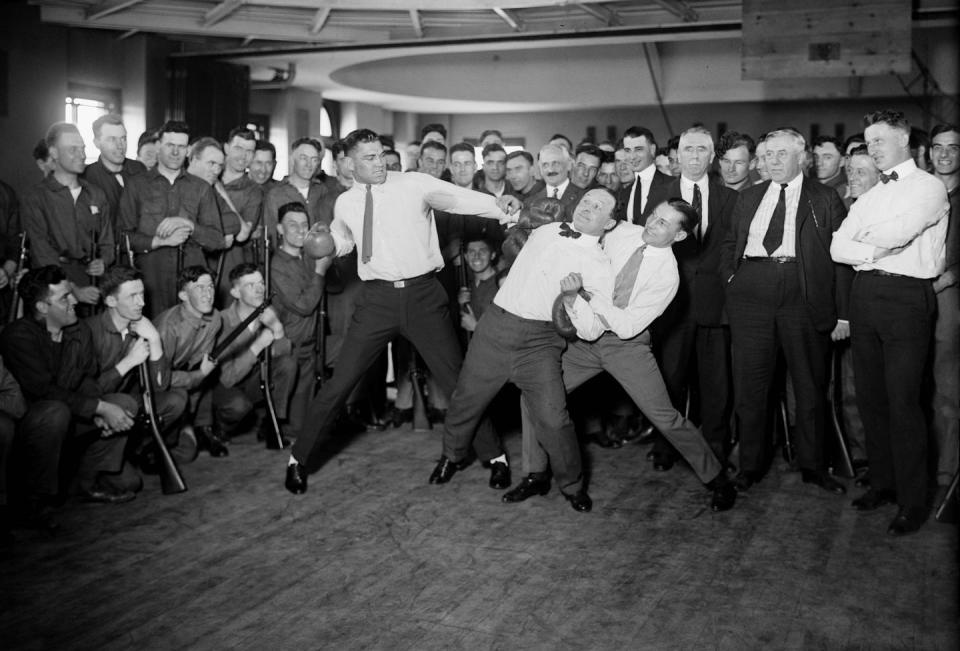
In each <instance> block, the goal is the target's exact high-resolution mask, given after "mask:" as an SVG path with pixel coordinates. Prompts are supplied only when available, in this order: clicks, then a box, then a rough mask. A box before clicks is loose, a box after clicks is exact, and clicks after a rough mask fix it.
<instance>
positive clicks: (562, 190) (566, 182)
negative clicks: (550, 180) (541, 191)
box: [545, 178, 570, 197]
mask: <svg viewBox="0 0 960 651" xmlns="http://www.w3.org/2000/svg"><path fill="white" fill-rule="evenodd" d="M569 186H570V179H569V178H565V179H564V180H563V183H561V184H560V185H558V186H555V187H556V189H557V191H558V192H559V196H561V197H562V196H563V195H564V194H566V192H567V188H568V187H569ZM545 187H546V189H547V196H548V197H552V196H553V190H554V186H550V185H546V186H545Z"/></svg>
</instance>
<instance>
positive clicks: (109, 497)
mask: <svg viewBox="0 0 960 651" xmlns="http://www.w3.org/2000/svg"><path fill="white" fill-rule="evenodd" d="M80 496H81V497H82V498H83V501H84V502H95V503H97V504H123V503H124V502H129V501H130V500H132V499H134V498H136V496H137V494H136V493H134V492H133V491H114V490H107V489H104V488H100V487H94V488H91V489H89V490H85V491H83V493H81V494H80Z"/></svg>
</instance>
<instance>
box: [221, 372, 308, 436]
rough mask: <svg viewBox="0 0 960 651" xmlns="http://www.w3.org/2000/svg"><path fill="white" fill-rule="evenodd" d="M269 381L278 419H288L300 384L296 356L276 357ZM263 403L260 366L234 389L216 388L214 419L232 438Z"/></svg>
mask: <svg viewBox="0 0 960 651" xmlns="http://www.w3.org/2000/svg"><path fill="white" fill-rule="evenodd" d="M270 380H271V386H272V389H271V391H272V396H273V404H274V407H275V408H276V410H277V418H278V419H284V418H286V417H287V408H288V406H289V404H290V396H291V394H292V393H293V387H294V386H295V385H296V382H297V358H296V357H295V356H294V353H290V354H289V355H274V356H273V357H272V358H271V360H270ZM263 399H264V396H263V391H261V390H260V365H259V363H258V364H257V365H256V366H254V367H253V370H252V371H251V372H250V373H249V374H248V375H247V376H246V377H245V378H243V379H242V380H241V381H240V382H238V383H237V384H235V385H233V386H232V387H225V386H223V385H222V384H220V383H217V385H216V386H215V387H214V388H213V416H214V420H215V422H216V423H217V424H218V425H219V426H220V427H221V429H222V430H223V431H224V432H226V433H228V434H230V433H232V431H233V430H235V429H236V428H237V427H238V426H239V425H240V423H241V422H242V421H243V419H244V418H246V416H247V414H249V413H250V412H251V411H252V410H253V407H254V405H256V404H257V403H258V402H260V401H261V400H263Z"/></svg>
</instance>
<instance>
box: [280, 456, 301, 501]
mask: <svg viewBox="0 0 960 651" xmlns="http://www.w3.org/2000/svg"><path fill="white" fill-rule="evenodd" d="M283 485H284V486H285V487H286V489H287V490H288V491H290V492H291V493H293V494H294V495H302V494H303V493H306V492H307V467H306V466H305V465H303V464H302V463H291V464H288V465H287V479H286V481H285V482H284V483H283Z"/></svg>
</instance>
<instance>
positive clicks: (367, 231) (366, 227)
mask: <svg viewBox="0 0 960 651" xmlns="http://www.w3.org/2000/svg"><path fill="white" fill-rule="evenodd" d="M371 257H373V192H371V191H370V186H369V185H367V197H366V199H365V200H364V202H363V245H362V250H361V251H360V259H361V260H362V261H363V262H365V263H366V262H370V258H371Z"/></svg>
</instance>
